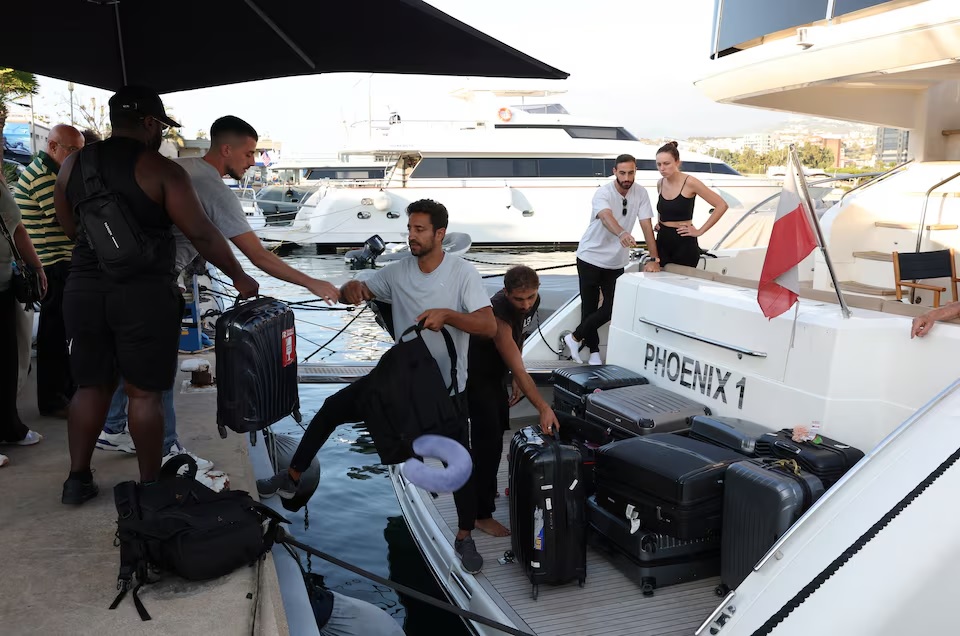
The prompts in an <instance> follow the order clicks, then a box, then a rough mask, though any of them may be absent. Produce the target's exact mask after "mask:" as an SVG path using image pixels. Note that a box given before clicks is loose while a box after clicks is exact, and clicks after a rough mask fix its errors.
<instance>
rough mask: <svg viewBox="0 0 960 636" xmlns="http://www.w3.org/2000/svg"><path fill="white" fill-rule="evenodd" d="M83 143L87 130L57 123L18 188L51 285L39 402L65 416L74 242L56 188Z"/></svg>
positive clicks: (44, 313) (41, 344)
mask: <svg viewBox="0 0 960 636" xmlns="http://www.w3.org/2000/svg"><path fill="white" fill-rule="evenodd" d="M83 145H84V138H83V135H82V134H81V133H80V131H79V130H77V129H76V128H74V127H73V126H67V125H65V124H59V125H57V126H54V127H53V129H51V130H50V136H49V137H48V139H47V147H46V151H43V150H40V151H39V152H38V153H37V156H36V157H34V159H33V161H32V162H31V163H30V165H28V166H27V167H26V170H24V171H23V173H22V174H21V175H20V179H19V181H18V182H17V185H16V186H15V187H14V198H15V199H16V201H17V204H18V205H19V206H20V213H21V214H22V216H23V225H24V227H25V228H26V230H27V234H29V235H30V240H31V241H32V242H33V245H34V247H36V250H37V255H38V256H39V257H40V262H41V263H42V264H43V270H44V272H45V273H46V275H47V281H48V285H49V287H48V290H47V295H46V296H45V297H44V298H43V300H42V301H41V303H40V327H39V330H38V332H37V407H38V408H39V409H40V414H41V415H45V416H51V417H60V418H66V417H67V404H68V402H69V401H70V397H71V396H72V395H73V392H74V385H73V380H72V378H71V376H70V364H69V358H68V355H67V336H66V332H65V330H64V326H63V289H64V287H65V286H66V284H67V274H68V273H69V271H70V258H71V256H72V255H73V241H71V240H70V239H69V238H68V237H67V235H66V234H65V233H64V231H63V228H62V227H60V223H59V222H58V221H57V213H56V210H55V209H54V205H53V188H54V185H55V184H56V182H57V173H58V172H59V170H60V166H61V165H62V164H63V162H64V161H65V160H66V158H67V157H69V156H70V155H71V154H73V153H75V152H77V151H78V150H80V149H81V148H83Z"/></svg>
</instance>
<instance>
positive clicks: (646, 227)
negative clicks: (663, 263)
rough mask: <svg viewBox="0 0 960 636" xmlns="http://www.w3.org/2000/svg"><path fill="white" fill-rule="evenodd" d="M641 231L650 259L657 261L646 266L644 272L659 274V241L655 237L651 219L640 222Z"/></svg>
mask: <svg viewBox="0 0 960 636" xmlns="http://www.w3.org/2000/svg"><path fill="white" fill-rule="evenodd" d="M640 231H642V232H643V239H644V240H645V241H646V242H647V251H648V252H650V257H651V258H653V259H656V260H652V261H650V262H649V263H647V264H646V265H644V266H643V271H645V272H659V271H660V254H659V253H658V252H657V239H656V237H654V235H653V221H651V220H650V219H642V220H641V221H640Z"/></svg>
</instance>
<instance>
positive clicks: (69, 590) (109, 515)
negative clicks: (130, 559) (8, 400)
mask: <svg viewBox="0 0 960 636" xmlns="http://www.w3.org/2000/svg"><path fill="white" fill-rule="evenodd" d="M205 357H208V359H210V360H211V361H212V359H213V358H212V356H205ZM181 359H182V358H181ZM188 376H189V374H185V373H182V372H181V373H179V375H178V379H177V383H176V411H177V431H178V434H179V436H180V440H181V442H182V443H183V445H184V446H185V447H186V448H188V449H189V450H191V451H192V452H194V453H196V454H197V455H199V456H200V457H203V458H205V459H209V460H210V461H212V462H213V463H214V469H218V470H222V471H224V472H226V473H227V474H228V475H229V478H230V487H231V488H232V489H234V490H246V491H248V492H255V491H256V488H255V484H254V477H253V469H252V466H251V462H250V457H249V454H248V446H247V442H246V438H245V437H244V436H242V435H238V434H235V433H231V434H230V436H229V437H228V438H227V439H220V436H219V434H218V433H217V427H216V421H215V415H216V393H215V392H214V391H206V392H182V391H181V383H182V381H183V380H185V379H187V378H188ZM18 407H19V411H20V417H21V418H22V419H23V421H24V423H25V424H27V426H29V427H30V428H31V429H33V430H35V431H37V432H39V433H41V434H42V435H43V437H44V439H43V441H42V442H40V443H39V444H36V445H34V446H27V447H20V446H0V453H3V454H4V455H7V456H8V457H9V458H10V463H9V464H8V465H7V466H4V467H2V468H0V537H2V541H3V545H4V547H5V549H4V556H3V557H2V559H0V634H4V635H5V636H12V635H20V634H44V635H45V636H59V635H61V634H63V635H67V634H70V635H72V634H97V635H98V636H107V635H112V634H118V635H119V634H123V635H125V636H126V635H129V634H147V635H149V634H171V635H172V634H177V635H182V634H203V635H205V636H206V635H214V634H225V635H234V634H236V635H238V636H239V635H241V634H243V635H246V636H249V635H251V634H252V635H254V636H258V635H271V636H272V635H275V634H279V635H283V636H285V635H287V634H288V633H289V630H288V627H287V622H286V618H285V614H284V611H283V603H282V601H281V598H280V588H279V585H278V581H277V574H276V569H275V566H274V561H273V558H272V556H270V555H267V557H266V559H264V560H263V561H261V562H260V564H259V566H253V567H249V568H246V567H245V568H241V569H239V570H237V571H235V572H233V573H231V574H230V575H228V576H224V577H221V578H219V579H216V580H213V581H207V582H203V583H195V582H189V581H184V580H182V579H179V578H177V577H173V576H171V575H165V576H164V577H163V578H162V579H161V580H160V581H159V582H158V583H155V584H152V585H148V586H145V587H143V588H142V589H141V590H140V598H141V600H142V601H143V603H144V605H145V606H146V609H147V611H148V612H149V613H150V615H151V617H152V619H153V620H150V621H146V622H143V621H141V620H140V617H139V615H138V614H137V611H136V608H135V607H134V604H133V600H132V598H131V597H130V594H128V595H127V597H126V598H125V599H124V600H123V602H122V603H121V604H120V606H119V607H118V608H117V609H116V610H113V611H111V610H109V609H108V607H109V606H110V603H111V602H112V601H113V599H114V597H115V596H116V594H117V590H116V583H117V571H118V568H119V565H120V549H119V548H117V547H114V545H113V541H114V532H115V531H116V520H117V513H116V508H115V507H114V502H113V486H114V485H115V484H117V483H119V482H121V481H125V480H128V479H138V478H139V472H138V468H137V459H136V456H135V455H128V454H126V453H118V452H105V451H101V450H97V451H95V452H94V458H93V468H94V469H95V471H96V472H95V473H94V479H95V480H96V482H97V484H98V485H99V486H100V495H99V496H98V497H96V498H95V499H93V500H91V501H88V502H87V503H85V504H84V505H82V506H80V507H73V506H65V505H63V504H61V503H60V494H61V489H62V486H63V481H64V479H66V477H67V473H68V470H69V466H70V464H69V452H68V448H67V423H66V420H62V419H54V418H47V417H40V415H39V413H38V412H37V406H36V388H35V386H34V384H33V375H32V374H31V378H30V381H29V383H28V385H27V386H25V387H24V389H23V391H22V392H21V395H20V398H19V400H18Z"/></svg>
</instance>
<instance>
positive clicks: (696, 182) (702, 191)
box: [677, 177, 730, 236]
mask: <svg viewBox="0 0 960 636" xmlns="http://www.w3.org/2000/svg"><path fill="white" fill-rule="evenodd" d="M690 182H691V183H690V186H691V189H692V190H693V193H694V194H696V195H699V196H700V198H701V199H703V200H704V201H706V202H707V203H709V204H710V205H711V206H712V207H713V213H712V214H710V218H709V219H707V222H706V223H704V224H703V226H701V227H700V229H695V228H692V227H690V226H685V228H686V229H685V228H679V229H678V230H677V234H680V235H681V236H702V235H704V234H706V233H707V231H708V230H709V229H710V228H712V227H713V226H714V225H716V224H717V221H719V220H720V217H721V216H723V214H724V212H726V211H727V208H729V207H730V206H729V205H727V202H726V201H724V200H723V197H721V196H720V195H719V194H717V193H716V192H714V191H713V190H711V189H710V188H708V187H707V186H705V185H703V182H702V181H700V179H697V178H696V177H690Z"/></svg>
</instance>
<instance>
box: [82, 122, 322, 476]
mask: <svg viewBox="0 0 960 636" xmlns="http://www.w3.org/2000/svg"><path fill="white" fill-rule="evenodd" d="M258 139H259V136H258V135H257V131H256V130H255V129H254V128H253V126H251V125H250V124H248V123H247V122H245V121H243V120H242V119H240V118H239V117H233V116H232V115H228V116H226V117H221V118H220V119H218V120H217V121H215V122H213V125H212V126H211V127H210V150H208V151H207V154H206V155H204V156H203V157H188V158H184V159H177V160H176V162H177V163H178V164H180V166H182V167H183V168H184V169H185V170H186V171H187V174H189V175H190V181H191V182H192V183H193V189H194V190H196V192H197V198H198V199H200V203H201V204H202V205H203V211H204V212H205V213H206V215H207V216H208V217H209V218H210V220H211V221H212V222H213V224H214V225H215V226H216V228H217V229H218V230H220V232H221V234H223V236H224V237H225V238H227V239H229V240H230V242H231V243H233V244H234V245H235V246H236V247H237V249H239V250H240V251H241V252H243V254H244V256H246V257H247V258H248V259H250V262H251V263H253V265H254V266H255V267H257V268H258V269H260V270H262V271H264V272H266V273H267V274H269V275H270V276H273V277H275V278H279V279H280V280H283V281H287V282H288V283H293V284H294V285H300V286H301V287H305V288H306V289H307V290H309V291H310V292H312V293H313V294H314V295H316V296H319V297H320V298H323V299H324V300H326V301H327V302H328V303H331V304H332V303H334V302H336V301H337V300H338V298H339V296H340V293H339V290H338V289H337V288H336V287H334V286H333V285H332V284H330V283H328V282H327V281H323V280H318V279H316V278H311V277H310V276H307V275H306V274H304V273H303V272H301V271H300V270H298V269H294V268H293V267H291V266H290V265H289V264H288V263H286V262H285V261H283V260H282V259H281V258H280V257H279V256H277V255H276V254H274V253H273V252H271V251H270V250H268V249H266V248H265V247H264V246H263V243H261V242H260V238H259V237H258V236H257V235H256V234H255V233H254V232H253V230H252V229H251V227H250V224H249V223H248V222H247V218H246V215H245V214H244V212H243V208H242V207H241V205H240V199H239V198H238V197H237V195H236V193H235V192H234V191H233V190H231V189H230V188H229V187H228V186H227V184H225V183H224V182H223V175H229V176H231V177H233V178H234V179H236V180H238V181H240V180H241V179H243V175H244V173H246V171H247V170H248V169H249V168H250V166H252V165H253V164H254V160H253V155H254V153H255V152H256V149H257V141H258ZM173 236H174V239H175V240H176V249H177V253H176V262H175V264H176V270H177V272H181V271H183V268H184V267H186V266H187V265H188V264H189V263H190V262H191V261H192V260H193V259H194V258H195V257H196V256H197V248H196V247H194V245H193V243H191V242H190V240H189V239H188V238H187V237H186V236H184V234H183V232H181V231H180V230H179V229H178V228H176V227H174V229H173ZM161 403H162V405H163V420H164V432H163V462H164V463H166V461H167V460H169V459H171V458H172V457H174V456H176V455H178V454H180V453H186V452H188V451H187V450H186V449H185V448H184V447H183V445H182V444H181V443H180V440H179V439H178V438H177V425H176V414H175V412H174V410H173V391H172V390H170V391H165V392H163V394H162V395H161ZM126 420H127V395H126V393H125V392H124V388H123V382H121V383H120V386H118V387H117V391H116V392H115V393H114V396H113V400H112V401H111V403H110V410H109V411H108V413H107V419H106V422H105V423H104V427H103V432H102V433H101V434H100V438H99V439H98V440H97V448H99V449H100V450H112V451H121V452H125V453H135V452H136V448H135V447H134V445H133V439H132V438H131V437H130V433H128V432H127V422H126ZM189 454H190V455H193V457H194V459H196V460H197V465H198V467H199V468H200V469H201V470H209V469H210V468H212V467H213V463H212V462H210V461H208V460H206V459H201V458H199V457H197V456H196V455H194V454H193V453H189Z"/></svg>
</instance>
